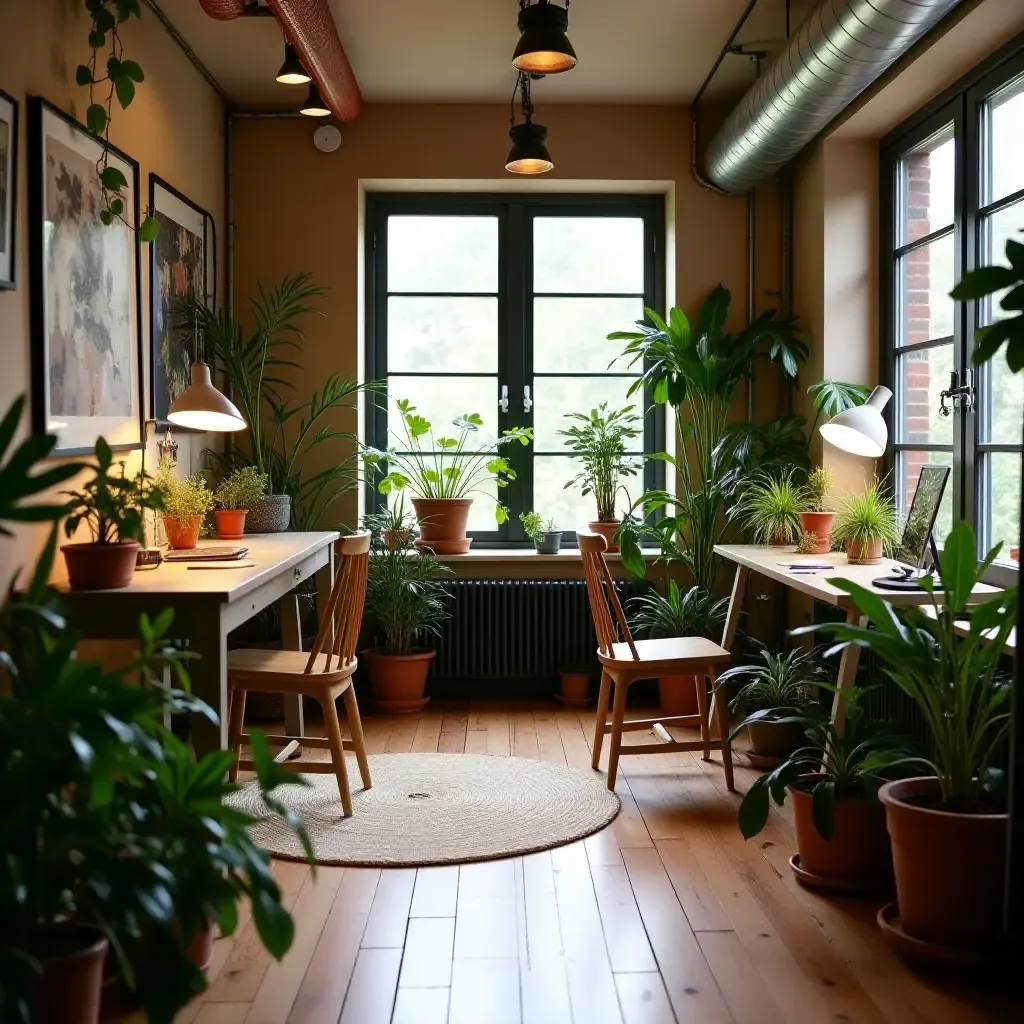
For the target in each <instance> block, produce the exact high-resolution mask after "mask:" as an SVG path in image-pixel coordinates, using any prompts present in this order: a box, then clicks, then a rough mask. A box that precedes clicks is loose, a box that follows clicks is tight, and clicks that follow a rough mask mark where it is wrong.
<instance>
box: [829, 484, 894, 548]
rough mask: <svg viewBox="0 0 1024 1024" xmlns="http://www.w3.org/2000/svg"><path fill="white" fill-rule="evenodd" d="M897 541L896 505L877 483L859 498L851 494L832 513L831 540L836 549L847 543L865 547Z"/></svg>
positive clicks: (890, 543)
mask: <svg viewBox="0 0 1024 1024" xmlns="http://www.w3.org/2000/svg"><path fill="white" fill-rule="evenodd" d="M899 539H900V531H899V516H898V514H897V511H896V503H895V501H893V498H892V495H891V494H890V493H889V492H888V490H887V489H886V487H885V486H884V485H883V483H882V482H881V481H880V480H875V481H874V482H873V483H872V484H871V486H870V487H868V488H867V489H866V490H864V491H861V493H860V494H851V495H850V496H849V497H847V498H846V499H845V500H844V501H843V502H842V503H841V504H840V506H839V508H838V509H837V511H836V517H835V520H834V522H833V525H832V540H833V542H834V543H835V544H837V545H843V544H845V545H849V543H850V541H855V542H856V543H858V544H861V545H865V544H870V543H872V542H873V541H876V540H881V541H882V542H883V543H884V544H886V545H892V544H896V543H897V542H898V541H899Z"/></svg>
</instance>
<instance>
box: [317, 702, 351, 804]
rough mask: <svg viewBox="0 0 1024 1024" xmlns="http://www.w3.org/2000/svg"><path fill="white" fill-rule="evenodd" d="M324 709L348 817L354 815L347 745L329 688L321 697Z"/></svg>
mask: <svg viewBox="0 0 1024 1024" xmlns="http://www.w3.org/2000/svg"><path fill="white" fill-rule="evenodd" d="M320 704H321V705H322V707H323V709H324V725H326V726H327V740H328V742H329V743H330V745H331V760H332V761H333V762H334V772H335V774H336V775H337V777H338V793H339V794H340V796H341V810H342V813H343V814H344V815H345V817H346V818H351V817H352V793H351V791H350V790H349V788H348V769H347V768H346V767H345V747H344V745H343V744H342V742H341V722H339V721H338V709H337V707H336V706H335V704H334V698H333V697H332V696H331V691H330V690H329V689H327V690H326V691H325V692H324V693H323V694H322V695H321V697H320Z"/></svg>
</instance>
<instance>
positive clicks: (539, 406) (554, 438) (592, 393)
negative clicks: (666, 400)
mask: <svg viewBox="0 0 1024 1024" xmlns="http://www.w3.org/2000/svg"><path fill="white" fill-rule="evenodd" d="M633 379H634V378H631V377H535V378H534V382H533V383H534V403H535V404H534V406H533V437H534V447H535V448H536V450H537V451H539V452H557V451H560V450H562V449H564V448H566V447H567V445H566V440H567V438H564V437H559V436H558V431H559V430H565V429H567V428H568V427H571V426H572V424H573V421H572V420H568V419H566V418H565V417H566V413H571V412H582V413H589V412H590V410H591V409H594V408H596V407H597V406H599V405H600V404H601V403H602V402H607V403H608V409H609V411H611V410H616V409H623V408H625V407H626V406H627V405H632V406H633V407H634V409H633V411H634V412H635V413H636V414H637V415H638V416H642V415H643V395H634V396H633V397H632V398H627V397H626V392H627V391H628V390H629V386H630V384H631V383H632V382H633ZM637 427H638V429H639V430H640V436H639V437H637V438H636V440H635V441H633V443H632V445H630V446H629V449H628V450H630V451H636V452H642V451H643V450H644V435H643V423H642V422H641V423H638V424H637Z"/></svg>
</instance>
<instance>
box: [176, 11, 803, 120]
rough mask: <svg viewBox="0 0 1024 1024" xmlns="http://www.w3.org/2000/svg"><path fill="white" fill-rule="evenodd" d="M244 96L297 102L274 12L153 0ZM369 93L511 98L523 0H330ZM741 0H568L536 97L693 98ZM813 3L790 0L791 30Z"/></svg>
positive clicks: (734, 84)
mask: <svg viewBox="0 0 1024 1024" xmlns="http://www.w3.org/2000/svg"><path fill="white" fill-rule="evenodd" d="M157 2H158V3H159V4H160V6H161V7H162V8H163V10H164V11H165V13H166V14H167V16H168V17H169V18H170V20H171V21H172V22H173V23H174V24H175V26H176V27H177V28H178V30H179V31H180V32H181V34H182V35H183V36H184V37H185V39H186V40H187V41H188V43H189V44H190V45H191V46H192V48H193V49H194V50H195V51H196V54H197V55H198V56H199V58H200V59H201V60H202V61H203V63H204V64H205V65H206V66H207V67H208V68H209V69H210V71H212V72H213V75H214V77H215V78H217V80H218V81H219V82H220V83H221V85H222V86H223V87H224V88H225V90H226V91H227V93H228V94H229V95H230V96H231V97H232V99H234V100H236V101H237V102H238V103H240V104H243V105H245V106H250V107H252V106H258V107H281V106H297V105H298V103H299V102H300V99H301V97H302V96H303V95H304V94H303V91H302V87H301V86H282V85H279V84H277V83H276V82H275V81H274V73H275V72H276V70H277V68H278V66H279V65H280V63H281V56H282V54H281V33H280V29H279V28H278V26H277V23H276V22H275V21H274V19H273V18H239V19H236V20H235V21H230V22H217V21H214V20H212V19H211V18H208V17H207V16H206V15H205V14H204V13H203V11H202V9H201V8H200V6H199V4H198V2H197V0H157ZM329 2H330V5H331V8H332V11H333V13H334V18H335V22H336V23H337V26H338V33H339V35H340V36H341V41H342V44H343V46H344V47H345V50H346V52H347V53H348V57H349V60H350V61H351V64H352V68H353V70H354V71H355V75H356V78H357V79H358V81H359V85H360V88H361V89H362V92H363V97H364V99H365V100H366V101H367V102H370V103H383V102H398V103H409V102H462V103H472V102H502V103H503V102H507V100H508V99H509V97H510V95H511V92H512V87H513V85H514V82H515V72H514V71H513V69H512V50H513V48H514V47H515V44H516V40H517V39H518V31H517V29H516V16H517V13H518V4H517V3H516V0H461V2H457V3H453V2H451V0H435V2H430V0H329ZM745 6H746V0H573V2H572V6H571V9H570V15H569V37H570V39H571V40H572V43H573V46H574V47H575V49H576V53H577V55H578V56H579V64H578V66H577V67H576V68H575V69H574V70H573V71H571V72H570V73H568V74H565V75H560V76H553V77H551V78H549V79H548V80H545V81H542V82H539V83H537V85H536V86H535V89H534V100H535V102H536V103H537V105H538V107H540V106H541V105H542V104H543V103H545V102H558V103H563V102H564V103H608V102H618V103H685V102H688V101H689V100H690V99H692V98H693V96H694V94H695V93H696V91H697V89H698V88H699V87H700V84H701V82H702V81H703V80H704V76H705V75H706V74H707V73H708V71H709V70H710V69H711V65H712V64H713V63H714V60H715V58H716V57H717V55H718V52H719V50H720V49H721V47H722V45H723V44H724V43H725V41H726V39H727V38H728V35H729V33H730V31H731V30H732V27H733V25H734V24H735V22H736V21H737V19H738V18H739V16H740V14H741V13H742V11H743V9H744V7H745ZM810 6H811V0H793V3H792V10H793V14H792V25H793V27H795V26H796V25H797V23H798V21H799V19H800V17H802V16H803V14H805V13H806V11H807V10H808V9H809V8H810ZM785 8H786V0H760V2H759V3H758V4H757V6H756V7H755V8H754V11H753V13H752V14H751V16H750V18H749V20H748V21H747V24H746V25H745V26H744V28H743V31H742V32H741V33H740V36H739V39H738V41H739V42H740V43H743V44H745V45H746V46H749V47H754V48H757V49H763V50H774V49H776V48H777V47H778V46H779V45H780V43H781V42H782V40H783V39H784V36H785ZM752 79H753V68H752V63H751V61H750V60H749V59H745V58H744V57H741V56H733V55H730V56H727V57H726V59H725V61H724V62H723V64H722V67H721V68H720V70H719V73H718V74H717V75H716V76H715V79H714V82H713V85H712V88H711V90H710V94H711V95H723V94H726V95H728V94H736V93H740V92H742V91H743V89H744V88H745V86H746V85H747V84H749V82H750V81H752Z"/></svg>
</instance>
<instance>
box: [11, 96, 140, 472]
mask: <svg viewBox="0 0 1024 1024" xmlns="http://www.w3.org/2000/svg"><path fill="white" fill-rule="evenodd" d="M28 102H29V107H28V110H29V120H28V130H29V136H28V142H29V266H30V270H31V321H32V419H33V428H34V429H35V431H36V432H37V433H40V434H42V433H52V434H56V435H57V437H58V441H57V447H56V448H55V449H54V454H55V455H81V454H86V453H88V452H91V451H92V450H93V447H94V446H95V444H96V440H97V438H99V437H104V438H106V440H107V443H108V444H109V445H110V446H111V448H114V449H118V450H122V451H123V450H125V449H129V448H141V447H142V444H143V437H144V432H143V417H144V406H145V399H144V395H143V387H142V321H141V316H142V314H141V309H140V304H139V295H140V291H141V288H140V285H141V279H140V271H139V241H138V238H137V236H136V233H135V231H134V229H133V227H129V225H128V224H125V223H123V222H122V221H115V222H114V223H113V224H112V225H111V226H110V227H105V226H104V225H103V224H102V223H101V222H100V218H99V214H100V210H101V208H102V196H101V192H100V186H99V181H98V179H97V174H96V165H97V161H98V160H99V159H100V157H101V155H102V147H101V145H100V143H99V142H97V140H96V139H95V138H94V137H93V136H92V135H90V134H89V132H88V131H87V130H86V129H85V128H84V127H83V126H82V125H80V124H78V122H76V121H73V120H72V119H71V118H70V117H68V116H67V115H66V114H63V113H62V112H61V111H59V110H57V109H56V108H55V107H52V106H50V104H49V103H47V102H46V101H45V100H42V99H39V98H38V97H36V96H33V97H30V98H29V101H28ZM109 162H110V166H112V167H117V168H118V169H119V170H120V171H121V173H122V174H123V175H124V176H125V178H126V179H127V182H128V185H127V188H126V189H125V190H124V198H125V213H126V215H127V217H128V219H129V222H130V224H131V225H133V226H134V225H135V224H137V223H138V218H139V165H138V164H137V163H136V162H135V161H134V160H132V159H131V158H129V157H128V156H126V155H125V154H124V153H122V152H121V151H120V150H118V149H114V148H113V147H111V149H110V151H109Z"/></svg>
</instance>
